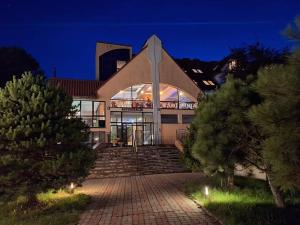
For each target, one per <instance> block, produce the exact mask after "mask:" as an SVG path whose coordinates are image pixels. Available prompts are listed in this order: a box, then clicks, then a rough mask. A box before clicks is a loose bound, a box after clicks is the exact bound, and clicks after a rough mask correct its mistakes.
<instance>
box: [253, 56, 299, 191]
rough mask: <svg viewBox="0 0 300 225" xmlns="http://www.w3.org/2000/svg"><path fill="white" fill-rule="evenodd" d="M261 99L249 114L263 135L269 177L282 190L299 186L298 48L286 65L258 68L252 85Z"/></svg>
mask: <svg viewBox="0 0 300 225" xmlns="http://www.w3.org/2000/svg"><path fill="white" fill-rule="evenodd" d="M254 88H255V89H256V91H257V92H258V93H259V94H260V95H261V96H262V98H263V102H262V103H261V104H260V105H257V106H254V107H253V108H252V110H251V111H250V113H249V114H250V117H251V119H252V121H253V123H255V124H256V125H258V126H259V127H260V128H261V130H262V132H263V135H264V136H265V139H264V140H263V143H262V148H263V154H264V157H265V159H266V160H267V162H268V163H269V165H270V166H271V169H272V173H271V174H270V176H271V177H270V178H271V179H272V180H273V181H274V183H275V184H276V185H277V186H279V187H280V188H281V189H283V190H288V189H295V188H298V189H299V188H300V175H299V174H300V136H299V130H300V52H299V51H297V52H295V53H294V54H293V56H292V57H291V60H290V63H289V64H288V65H274V66H272V67H269V68H265V69H263V70H261V71H260V72H259V75H258V80H257V82H256V84H255V86H254Z"/></svg>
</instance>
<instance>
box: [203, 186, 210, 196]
mask: <svg viewBox="0 0 300 225" xmlns="http://www.w3.org/2000/svg"><path fill="white" fill-rule="evenodd" d="M204 193H205V196H206V197H208V195H209V192H208V187H207V186H205V188H204Z"/></svg>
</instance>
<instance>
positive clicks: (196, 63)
mask: <svg viewBox="0 0 300 225" xmlns="http://www.w3.org/2000/svg"><path fill="white" fill-rule="evenodd" d="M176 62H177V63H178V65H179V66H180V67H181V68H182V70H183V71H184V72H185V73H186V74H187V75H188V76H189V77H190V78H191V79H192V80H193V81H194V82H195V83H196V84H197V85H198V87H199V88H200V89H201V90H202V91H210V90H214V89H215V88H216V85H210V84H209V83H208V82H209V81H210V82H213V83H214V84H215V80H214V76H213V68H214V67H215V66H216V65H217V62H215V61H211V62H205V61H200V60H198V59H188V58H183V59H176Z"/></svg>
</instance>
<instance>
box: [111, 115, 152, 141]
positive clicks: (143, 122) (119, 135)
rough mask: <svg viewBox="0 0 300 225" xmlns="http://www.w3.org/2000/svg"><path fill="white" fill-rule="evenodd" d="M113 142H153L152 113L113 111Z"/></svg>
mask: <svg viewBox="0 0 300 225" xmlns="http://www.w3.org/2000/svg"><path fill="white" fill-rule="evenodd" d="M110 126H111V129H110V131H111V142H112V143H113V144H116V145H125V146H133V145H134V143H135V142H136V144H137V145H152V144H153V120H152V113H140V112H139V113H138V112H126V113H125V112H111V122H110Z"/></svg>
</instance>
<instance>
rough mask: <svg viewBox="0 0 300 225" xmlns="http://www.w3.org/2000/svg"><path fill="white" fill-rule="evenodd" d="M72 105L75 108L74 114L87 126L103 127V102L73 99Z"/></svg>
mask: <svg viewBox="0 0 300 225" xmlns="http://www.w3.org/2000/svg"><path fill="white" fill-rule="evenodd" d="M72 105H73V106H74V107H75V108H76V109H77V112H76V116H77V117H80V118H81V119H82V120H83V122H85V123H86V124H87V125H88V126H89V127H99V128H104V127H105V102H100V101H87V100H74V101H73V103H72Z"/></svg>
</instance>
